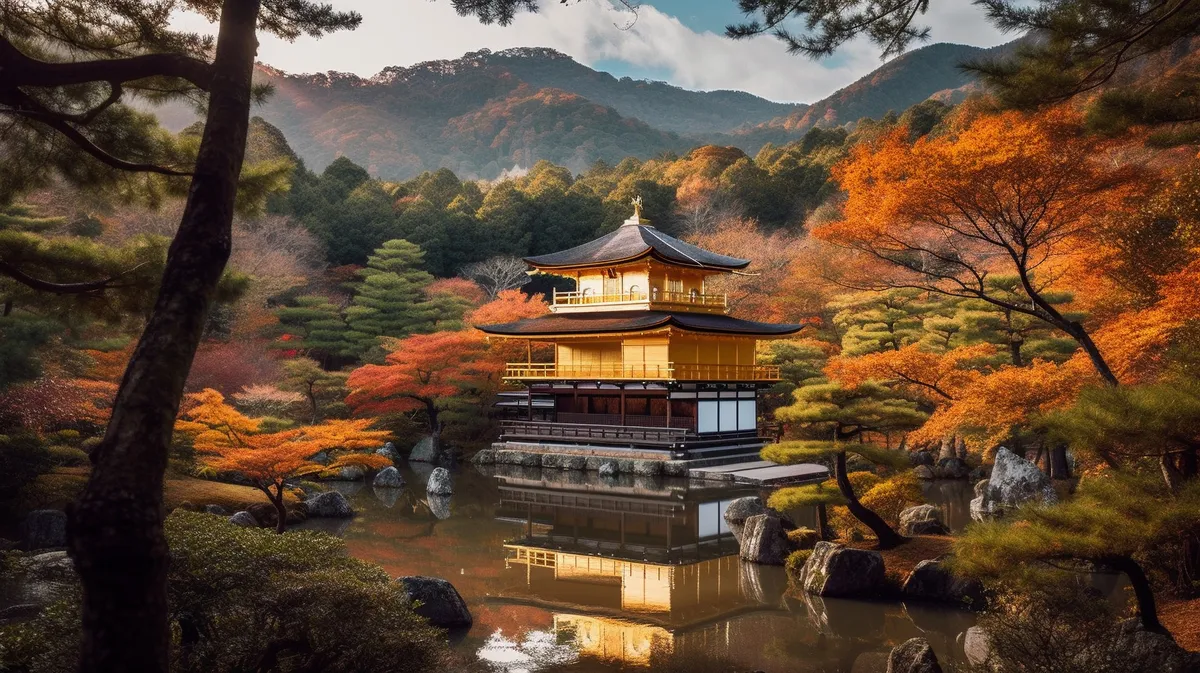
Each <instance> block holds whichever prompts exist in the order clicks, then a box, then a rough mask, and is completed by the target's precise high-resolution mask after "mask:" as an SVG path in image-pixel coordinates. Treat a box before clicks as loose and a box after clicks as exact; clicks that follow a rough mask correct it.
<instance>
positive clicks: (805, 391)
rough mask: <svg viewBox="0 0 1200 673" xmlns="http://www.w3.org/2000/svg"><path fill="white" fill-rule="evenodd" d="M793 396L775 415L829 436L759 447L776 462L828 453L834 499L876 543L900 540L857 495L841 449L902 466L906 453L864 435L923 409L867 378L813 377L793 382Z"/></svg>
mask: <svg viewBox="0 0 1200 673" xmlns="http://www.w3.org/2000/svg"><path fill="white" fill-rule="evenodd" d="M795 399H796V401H795V403H794V404H792V405H791V406H788V407H783V408H781V409H779V410H777V411H776V412H775V417H776V418H778V419H779V420H781V421H784V422H789V423H796V424H798V425H801V426H803V427H804V428H806V429H807V430H809V431H810V433H811V434H812V435H813V436H817V437H822V436H823V437H827V438H829V439H817V440H807V441H790V442H782V443H779V444H772V445H769V446H767V447H766V448H765V449H763V451H762V456H763V458H764V459H765V460H772V461H775V462H778V463H799V462H810V461H814V460H830V459H832V462H833V474H834V481H835V482H836V484H837V489H838V493H839V494H840V498H841V500H842V501H844V503H839V504H845V505H846V507H847V508H848V509H849V510H850V513H851V514H852V515H853V516H854V518H856V519H858V520H859V521H860V522H862V523H863V525H865V526H866V527H867V528H870V529H871V531H872V532H873V533H874V534H875V537H876V539H877V540H878V541H879V546H880V547H881V548H885V549H886V548H890V547H895V546H897V545H899V544H902V543H903V542H904V541H905V538H904V537H903V536H901V535H900V534H899V533H897V532H896V531H895V530H893V529H892V527H891V526H890V525H888V523H887V522H886V521H884V520H883V518H881V517H880V516H879V515H878V514H877V513H875V512H874V511H872V510H871V509H870V508H868V507H866V506H865V505H863V504H862V502H861V501H860V500H859V497H858V495H857V494H856V493H855V489H854V486H853V484H852V483H851V480H850V478H849V473H848V470H847V458H846V454H847V453H854V454H856V455H858V456H860V457H862V458H864V459H866V460H868V461H871V462H874V463H877V464H880V465H886V466H893V467H899V466H907V465H908V461H909V459H908V454H907V453H905V452H902V451H894V450H891V449H885V448H882V447H879V446H877V445H875V444H872V443H870V442H868V441H867V440H868V437H867V436H868V435H870V434H872V433H875V434H888V433H891V432H896V431H903V430H910V429H912V428H915V427H917V426H919V425H920V424H921V423H922V422H924V421H925V419H926V418H927V417H928V415H927V414H925V413H923V412H921V411H920V410H919V409H917V405H916V403H915V402H912V401H911V400H908V399H905V398H903V397H901V396H899V395H897V394H896V393H894V392H892V391H890V390H888V389H887V388H885V387H883V386H880V385H878V384H876V383H874V382H872V381H865V382H863V383H861V384H860V385H858V386H856V387H854V388H846V387H843V386H842V385H840V384H837V383H829V382H826V381H814V382H812V383H809V384H807V385H804V386H801V387H800V388H797V389H796V391H795ZM824 502H827V503H833V502H834V501H832V500H828V501H824Z"/></svg>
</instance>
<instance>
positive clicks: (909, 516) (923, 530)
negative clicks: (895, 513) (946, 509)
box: [900, 505, 950, 536]
mask: <svg viewBox="0 0 1200 673" xmlns="http://www.w3.org/2000/svg"><path fill="white" fill-rule="evenodd" d="M900 534H901V535H905V536H912V535H949V534H950V529H948V528H946V524H944V523H942V508H941V507H938V506H937V505H917V506H916V507H909V508H907V509H905V510H904V511H902V512H900Z"/></svg>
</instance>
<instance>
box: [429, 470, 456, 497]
mask: <svg viewBox="0 0 1200 673" xmlns="http://www.w3.org/2000/svg"><path fill="white" fill-rule="evenodd" d="M425 491H426V492H428V493H432V494H433V495H451V494H453V493H454V486H453V484H452V483H451V481H450V471H449V470H447V469H446V468H444V467H439V468H437V469H435V470H434V471H433V472H431V473H430V474H429V481H427V482H425Z"/></svg>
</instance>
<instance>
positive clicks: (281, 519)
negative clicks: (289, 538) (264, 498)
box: [271, 486, 287, 535]
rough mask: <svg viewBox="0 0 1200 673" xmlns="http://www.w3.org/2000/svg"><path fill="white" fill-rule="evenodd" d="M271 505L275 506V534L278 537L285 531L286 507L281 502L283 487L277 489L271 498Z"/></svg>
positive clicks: (282, 501)
mask: <svg viewBox="0 0 1200 673" xmlns="http://www.w3.org/2000/svg"><path fill="white" fill-rule="evenodd" d="M271 504H272V505H275V518H276V522H275V532H276V533H279V534H280V535H282V534H283V532H284V531H286V530H287V505H286V504H284V500H283V487H282V486H279V487H278V492H277V493H276V494H275V495H272V496H271Z"/></svg>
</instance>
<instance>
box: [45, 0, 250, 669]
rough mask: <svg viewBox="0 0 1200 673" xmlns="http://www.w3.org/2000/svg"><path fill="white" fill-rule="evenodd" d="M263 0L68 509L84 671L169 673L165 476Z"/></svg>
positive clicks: (221, 221) (228, 44) (209, 285)
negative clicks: (86, 474) (84, 478)
mask: <svg viewBox="0 0 1200 673" xmlns="http://www.w3.org/2000/svg"><path fill="white" fill-rule="evenodd" d="M258 10H259V3H258V2H257V0H225V3H224V6H223V8H222V11H221V26H220V33H219V37H218V42H217V52H216V57H215V61H214V66H213V69H214V77H213V82H212V85H211V87H210V89H211V90H210V96H209V107H208V119H207V122H206V125H205V128H204V135H203V138H202V140H201V144H200V151H199V155H198V157H197V161H196V167H195V176H194V177H193V179H192V184H191V188H190V190H189V192H188V198H187V205H186V206H185V208H184V212H183V217H182V220H181V222H180V225H179V230H178V233H177V234H176V235H175V239H174V241H173V242H172V243H171V247H170V250H169V252H168V255H167V264H166V267H165V269H164V272H163V279H162V285H161V287H160V289H159V294H158V299H157V301H156V303H155V306H154V310H153V313H152V314H151V316H150V318H149V320H148V322H147V324H146V328H145V331H143V333H142V337H141V339H140V340H139V341H138V345H137V348H136V350H135V351H134V354H133V357H132V358H131V359H130V361H129V366H128V367H127V368H126V370H125V375H124V378H123V379H122V381H121V386H120V389H119V390H118V392H117V397H116V400H115V402H114V404H113V411H112V419H111V420H110V422H109V425H108V430H107V432H106V434H105V436H104V440H103V441H102V442H101V444H100V445H99V446H98V447H97V449H96V451H95V452H94V453H93V454H92V463H93V467H92V473H91V476H90V478H89V479H88V483H87V486H86V487H85V489H84V492H83V494H82V495H81V496H80V498H79V500H78V501H77V502H76V503H75V504H74V505H73V506H72V507H71V508H70V511H69V513H68V514H69V523H68V541H69V548H70V552H71V557H72V558H73V559H74V562H75V568H76V570H77V571H78V573H79V577H80V580H81V582H82V585H83V606H82V612H83V637H82V641H81V647H80V657H79V669H78V670H79V671H81V672H83V673H93V672H95V673H101V672H103V673H132V672H134V671H136V672H137V673H154V672H159V671H161V672H165V671H167V668H168V659H169V654H170V632H169V630H168V626H167V586H166V582H167V562H168V560H167V559H168V557H167V543H166V539H165V537H164V534H163V516H164V511H163V501H162V494H163V474H164V471H165V469H166V465H167V447H168V445H169V442H170V439H171V432H172V428H173V426H174V423H175V415H176V413H177V412H178V409H179V400H180V397H181V396H182V394H183V385H184V381H185V379H186V378H187V373H188V369H189V368H190V367H191V364H192V358H193V356H194V355H195V353H196V347H197V346H198V345H199V342H200V337H201V334H202V331H203V329H204V323H205V319H206V317H207V314H208V308H209V306H210V304H211V302H212V299H213V295H214V293H215V290H216V287H217V282H218V281H219V280H220V277H221V273H222V272H223V270H224V268H225V263H226V261H227V260H228V258H229V251H230V225H231V223H232V221H233V206H234V197H235V194H236V191H237V180H238V174H239V173H240V171H241V166H242V159H243V156H244V154H245V149H246V131H247V126H248V124H249V112H250V84H251V81H250V79H251V74H252V71H253V67H254V56H255V52H256V50H257V46H258V43H257V40H256V39H255V24H256V22H257V18H258Z"/></svg>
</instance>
